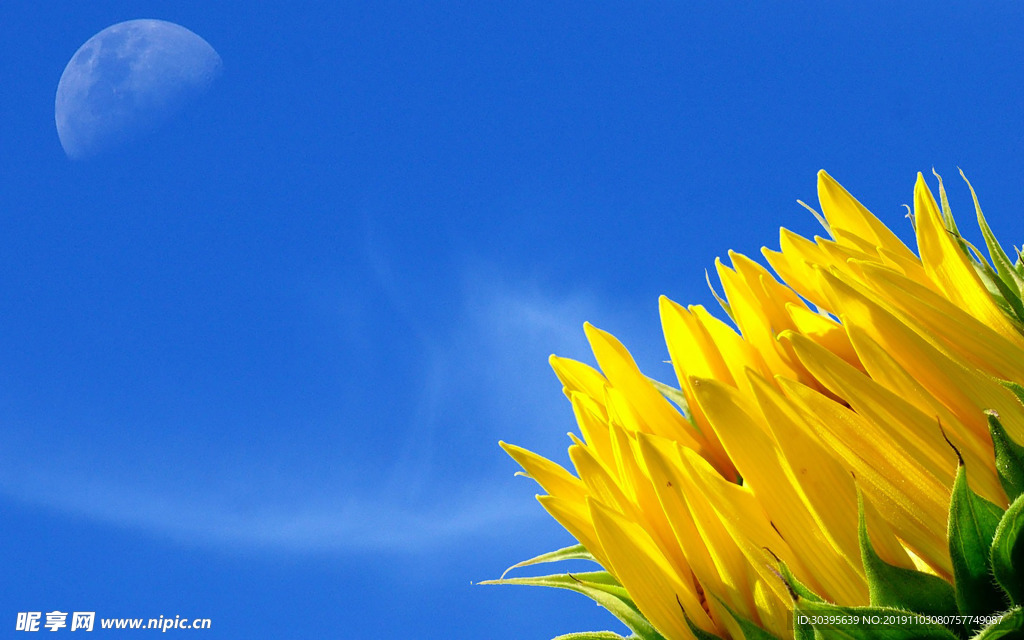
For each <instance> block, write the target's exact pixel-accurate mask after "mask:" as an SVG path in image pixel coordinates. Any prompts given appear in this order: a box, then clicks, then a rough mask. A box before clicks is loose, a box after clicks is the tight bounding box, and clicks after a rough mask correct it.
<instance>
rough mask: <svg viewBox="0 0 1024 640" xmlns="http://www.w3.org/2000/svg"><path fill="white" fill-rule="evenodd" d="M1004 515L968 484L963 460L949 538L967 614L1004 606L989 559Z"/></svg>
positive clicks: (952, 502) (959, 595)
mask: <svg viewBox="0 0 1024 640" xmlns="http://www.w3.org/2000/svg"><path fill="white" fill-rule="evenodd" d="M990 419H991V417H990ZM957 455H958V456H959V455H960V453H959V452H957ZM1002 517H1003V510H1002V509H1001V508H999V507H998V506H996V505H994V504H992V503H991V502H989V501H988V500H986V499H984V498H982V497H981V496H979V495H978V494H976V493H974V491H973V490H972V489H971V487H970V486H969V485H968V483H967V469H966V467H965V466H964V464H963V460H961V461H960V466H959V468H958V469H957V472H956V479H954V480H953V495H952V498H951V499H950V503H949V530H948V536H949V538H948V539H949V556H950V558H951V560H952V561H953V578H954V581H955V584H956V604H957V609H958V610H959V611H960V613H961V614H963V615H965V616H983V615H990V614H993V613H995V612H996V611H997V610H1000V609H1002V608H1003V607H1004V606H1005V602H1004V601H1003V595H1002V593H1001V592H1000V591H999V588H998V587H997V586H996V584H995V583H994V582H993V581H992V568H991V564H990V561H989V550H990V549H991V548H992V540H993V538H994V537H995V533H996V527H998V526H999V520H1000V519H1001V518H1002ZM971 626H973V625H971Z"/></svg>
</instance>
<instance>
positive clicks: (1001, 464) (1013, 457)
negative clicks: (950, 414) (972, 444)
mask: <svg viewBox="0 0 1024 640" xmlns="http://www.w3.org/2000/svg"><path fill="white" fill-rule="evenodd" d="M1010 385H1012V387H1010ZM1006 386H1008V387H1010V388H1011V390H1012V391H1013V392H1014V393H1024V388H1022V387H1021V386H1020V385H1019V384H1016V383H1013V382H1011V383H1006ZM1013 387H1016V389H1014V388H1013ZM1018 397H1020V396H1019V395H1018ZM985 413H987V414H988V432H989V435H991V436H992V446H993V448H994V449H995V452H996V472H997V473H998V474H999V482H1000V484H1002V485H1003V491H1004V492H1005V493H1006V497H1007V499H1009V500H1010V501H1011V502H1012V501H1013V500H1016V499H1017V496H1019V495H1020V494H1022V493H1024V447H1022V446H1021V445H1019V444H1017V443H1016V442H1014V441H1013V440H1012V439H1011V438H1010V436H1009V434H1007V433H1006V429H1004V428H1003V423H1001V422H1000V421H999V414H997V413H996V412H994V411H986V412H985Z"/></svg>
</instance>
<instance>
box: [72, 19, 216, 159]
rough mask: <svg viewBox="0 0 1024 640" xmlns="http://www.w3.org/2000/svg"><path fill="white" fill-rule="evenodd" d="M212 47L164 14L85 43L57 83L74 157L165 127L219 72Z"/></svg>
mask: <svg viewBox="0 0 1024 640" xmlns="http://www.w3.org/2000/svg"><path fill="white" fill-rule="evenodd" d="M221 66H222V65H221V59H220V56H219V55H217V52H216V51H214V49H213V47H211V46H210V45H209V43H207V42H206V40H203V39H202V38H201V37H199V36H197V35H196V34H194V33H192V32H191V31H189V30H188V29H186V28H185V27H182V26H180V25H177V24H174V23H173V22H165V21H163V20H128V21H126V22H120V23H118V24H115V25H113V26H110V27H107V28H106V29H104V30H103V31H100V32H99V33H97V34H96V35H94V36H93V37H91V38H89V40H87V41H86V43H85V44H83V45H82V46H81V47H80V48H79V49H78V51H76V52H75V55H74V56H72V58H71V61H70V62H68V64H67V66H66V67H65V68H64V73H63V74H61V77H60V82H59V83H58V84H57V97H56V100H55V102H54V119H55V120H56V123H57V135H58V136H59V137H60V143H61V146H62V147H64V153H66V154H67V156H68V157H69V158H72V159H77V158H85V157H88V156H92V155H95V154H97V153H100V152H102V151H104V150H107V149H109V148H111V147H113V146H116V145H118V144H121V143H124V142H127V141H128V140H130V139H132V138H134V137H135V136H137V135H138V134H140V133H142V132H144V131H147V130H150V129H155V128H156V127H158V126H159V125H160V124H161V123H162V122H164V121H165V120H166V119H167V118H169V117H170V116H172V115H174V114H175V113H177V112H178V111H179V110H180V109H181V108H182V107H183V106H184V105H185V104H186V103H188V102H189V101H191V100H192V99H194V98H196V97H198V96H199V95H201V94H202V93H204V92H205V91H206V90H207V89H208V88H209V86H210V85H211V84H212V83H213V81H214V80H215V79H216V78H217V76H218V75H220V71H221Z"/></svg>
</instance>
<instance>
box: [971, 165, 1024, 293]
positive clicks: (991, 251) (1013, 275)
mask: <svg viewBox="0 0 1024 640" xmlns="http://www.w3.org/2000/svg"><path fill="white" fill-rule="evenodd" d="M960 177H961V178H963V179H964V182H966V183H967V188H968V189H970V190H971V198H973V199H974V210H975V212H977V214H978V227H979V228H980V229H981V235H982V236H983V237H984V238H985V246H986V247H988V255H989V257H990V258H991V259H992V265H993V266H994V267H995V268H996V272H997V273H998V274H999V277H1001V278H1002V279H1003V282H1005V283H1006V285H1007V286H1008V287H1010V288H1011V289H1014V290H1016V291H1017V293H1018V295H1019V294H1020V293H1021V292H1024V278H1021V275H1020V274H1019V273H1018V272H1017V270H1016V269H1015V268H1014V265H1013V263H1012V262H1010V256H1008V255H1006V252H1005V251H1003V247H1002V245H1000V244H999V240H997V239H996V235H995V234H994V233H992V229H991V228H990V227H989V226H988V221H986V220H985V214H983V213H982V212H981V204H979V203H978V194H977V193H975V191H974V186H973V185H972V184H971V181H970V180H968V179H967V176H965V175H964V172H963V171H960Z"/></svg>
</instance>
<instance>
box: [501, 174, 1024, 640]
mask: <svg viewBox="0 0 1024 640" xmlns="http://www.w3.org/2000/svg"><path fill="white" fill-rule="evenodd" d="M971 192H972V194H973V189H972V190H971ZM939 194H940V200H941V202H942V204H941V205H940V204H939V203H937V202H936V200H935V198H934V196H933V195H932V192H931V191H930V190H929V188H928V186H927V184H926V183H925V181H924V178H923V176H921V175H919V176H918V180H917V184H916V186H915V189H914V213H913V223H914V229H915V233H916V239H917V246H918V254H915V253H914V252H913V251H911V250H910V249H909V248H908V247H907V246H906V245H905V244H903V242H902V241H900V239H899V238H897V236H896V235H895V234H893V233H892V232H891V231H890V230H889V229H888V228H887V227H886V226H885V225H884V224H882V223H881V222H880V221H879V220H878V218H876V217H875V216H874V215H872V214H871V213H870V212H869V211H868V210H867V209H866V208H865V207H864V206H863V205H862V204H860V203H859V202H858V201H857V200H856V199H855V198H853V196H851V195H850V194H849V193H848V192H847V191H846V190H845V189H843V188H842V187H841V186H840V185H839V184H838V183H837V182H835V180H833V179H832V178H831V176H829V175H828V174H827V173H825V172H824V171H822V172H820V173H819V174H818V198H819V202H820V206H821V213H822V215H821V216H819V218H820V219H821V221H822V223H823V225H824V227H825V230H826V231H827V232H828V235H829V237H828V238H824V237H815V238H813V239H807V238H803V237H800V236H798V235H796V234H794V233H792V232H790V231H788V230H786V229H782V230H781V233H780V249H779V251H769V250H767V249H766V250H764V252H763V253H764V258H765V259H766V260H767V262H768V264H769V265H770V266H771V267H772V269H773V270H774V272H775V274H777V275H778V278H776V276H774V275H773V274H772V273H771V272H770V271H769V270H768V269H767V268H765V267H763V266H761V265H760V264H758V263H757V262H756V261H754V260H751V259H750V258H748V257H746V256H743V255H740V254H735V253H730V254H729V262H730V264H728V265H727V264H725V263H723V262H722V261H718V262H716V265H715V266H716V271H717V274H718V278H719V280H720V281H721V286H722V288H723V290H724V298H720V302H721V304H722V307H723V309H724V311H725V312H726V314H727V315H728V316H729V318H730V319H731V321H732V323H733V325H734V326H730V325H729V324H728V323H726V322H724V321H722V320H720V319H718V318H716V317H715V316H714V315H713V314H711V313H710V312H708V310H706V309H705V308H703V307H701V306H689V307H684V306H682V305H680V304H677V303H676V302H673V301H671V300H669V299H667V298H664V297H663V298H662V299H661V301H660V310H661V322H662V326H663V329H664V334H665V342H666V346H667V349H668V353H669V356H670V359H671V363H672V366H673V369H674V371H675V375H676V378H677V379H676V381H675V383H674V384H672V385H666V384H662V383H660V382H657V381H654V380H652V379H650V378H648V377H647V376H646V375H644V374H643V373H642V372H641V370H640V369H639V367H638V366H637V364H636V363H635V361H634V360H633V358H632V357H631V356H630V354H629V352H628V351H627V350H626V348H625V347H624V346H623V345H622V344H621V343H620V342H619V341H618V340H617V339H616V338H615V337H614V336H612V335H610V334H608V333H606V332H604V331H601V330H600V329H597V328H595V327H593V326H591V325H589V324H588V325H586V327H585V331H586V335H587V338H588V340H589V342H590V345H591V348H592V349H593V353H594V357H595V359H596V361H597V364H598V367H599V370H597V369H593V368H591V367H590V366H588V365H586V364H583V363H581V362H577V361H575V360H570V359H567V358H561V357H556V356H552V357H551V365H552V367H553V368H554V370H555V373H556V374H557V376H558V378H559V380H560V381H561V382H562V384H563V386H564V391H565V394H566V396H567V397H568V399H569V401H570V402H571V404H572V409H573V412H574V414H575V417H576V421H577V424H578V426H579V431H580V435H579V437H577V436H576V435H573V434H570V436H571V437H572V440H573V443H572V445H571V446H570V447H569V456H570V459H571V461H572V464H573V467H574V470H575V474H573V473H570V472H569V471H567V470H565V469H563V468H562V467H560V466H558V465H556V464H554V463H553V462H550V461H549V460H547V459H545V458H543V457H541V456H538V455H537V454H534V453H532V452H530V451H528V450H525V449H522V448H519V447H516V446H513V445H508V444H504V443H503V444H502V446H503V447H504V448H505V450H506V451H507V452H508V453H509V454H510V455H511V456H512V457H513V458H514V459H515V460H516V461H517V462H518V463H519V464H520V465H521V466H522V467H523V469H524V470H525V472H526V474H528V475H529V476H530V477H531V478H533V479H534V480H536V481H537V482H538V483H539V484H540V485H541V487H542V488H543V489H544V491H545V492H546V494H545V495H541V496H538V499H539V500H540V502H541V504H542V506H543V507H544V508H545V509H546V510H547V511H548V512H549V513H550V514H551V515H552V516H553V517H554V518H555V519H556V520H557V521H558V522H559V523H561V524H562V525H563V526H564V527H565V528H566V529H567V530H568V531H569V533H571V534H572V535H573V537H575V538H576V540H577V541H579V543H580V544H581V545H582V548H576V549H575V551H574V552H575V553H577V554H580V553H584V552H583V549H585V551H586V553H588V554H589V556H590V557H592V558H593V559H594V560H596V561H597V562H598V563H599V564H600V565H601V566H602V567H603V568H604V569H605V570H606V571H607V579H606V580H605V582H607V583H608V584H610V585H612V586H613V587H614V588H619V589H624V592H623V594H620V595H622V598H621V601H622V602H625V603H626V604H627V605H628V606H629V607H633V609H632V610H633V611H634V612H635V613H637V614H638V616H639V617H640V619H642V620H643V621H645V622H646V623H649V625H650V627H651V628H652V629H653V630H655V631H654V633H656V634H660V636H662V637H665V638H691V637H694V636H695V634H702V633H710V634H713V635H716V636H720V637H733V638H740V637H746V636H748V635H749V633H748V632H749V631H750V630H751V629H752V628H759V629H760V630H762V631H767V632H768V633H770V634H772V635H774V636H777V637H789V636H790V635H791V634H792V633H793V632H792V629H793V628H794V627H793V624H794V623H793V611H794V609H799V608H800V607H801V606H811V605H809V604H807V603H809V602H818V601H820V602H823V603H825V604H823V605H821V606H826V605H827V606H833V607H862V606H868V605H871V606H879V605H884V606H890V605H891V606H897V605H899V606H901V607H904V608H908V609H914V606H916V605H914V606H912V604H908V603H909V602H910V601H907V600H893V598H905V597H906V595H905V594H904V595H886V593H888V592H887V591H886V589H887V587H885V585H882V583H881V582H880V580H881V578H879V577H878V576H879V575H881V574H879V572H882V574H884V575H885V578H884V580H885V581H886V582H887V583H889V582H893V580H896V578H893V577H892V576H904V577H906V576H912V577H913V578H910V577H908V578H907V579H908V580H918V581H919V582H920V581H922V580H923V581H924V582H923V583H922V584H926V585H929V586H928V587H927V588H926V589H924V590H925V591H927V590H929V589H934V590H935V593H936V594H938V595H936V596H935V598H934V602H935V603H937V604H935V605H934V611H933V610H928V612H929V613H936V612H938V613H941V612H943V611H944V610H945V609H943V607H945V608H948V607H949V606H950V603H951V602H952V603H953V605H952V606H953V607H954V610H953V613H954V614H956V613H957V610H956V608H957V606H960V600H963V599H964V597H967V596H963V597H961V596H962V594H960V593H959V591H962V590H963V589H964V585H966V583H964V585H962V584H961V583H960V578H961V575H962V574H964V569H963V566H962V565H963V555H964V554H963V552H962V549H961V550H957V549H954V548H953V547H951V541H952V540H953V537H954V532H953V529H954V525H955V524H956V522H953V524H950V522H951V521H950V514H951V506H952V507H953V511H954V512H957V513H959V512H958V511H957V509H958V508H960V507H962V506H963V505H965V504H968V503H967V502H963V500H968V498H962V499H961V498H957V495H958V494H957V492H956V491H957V490H956V487H957V486H958V485H957V484H956V483H957V482H958V481H959V482H961V483H966V481H963V480H958V478H960V477H961V476H962V475H963V474H964V473H965V472H964V469H966V474H967V475H968V476H969V483H966V488H965V489H963V491H967V492H968V493H965V494H964V495H967V496H969V498H970V500H978V501H980V502H978V503H977V504H981V505H991V509H989V507H984V509H989V511H991V513H993V514H996V513H997V511H996V510H998V514H999V515H1000V517H1001V514H1002V512H1003V510H1005V509H1007V507H1010V505H1011V502H1012V503H1014V504H1016V502H1019V501H1015V499H1016V498H1017V496H1016V495H1011V493H1012V491H1009V490H1007V489H1006V482H1007V481H1006V476H1007V472H1004V471H1002V470H1001V469H1000V468H999V467H998V466H997V464H996V460H997V458H999V459H1000V460H1002V461H1003V466H1006V462H1005V461H1006V460H1007V459H1008V458H1007V457H1006V455H1002V454H1000V451H999V445H998V442H999V438H998V437H994V435H993V434H995V433H1000V434H1002V435H1003V436H1005V441H1006V442H1007V443H1009V444H1008V445H1007V446H1015V445H1013V443H1016V442H1021V441H1024V404H1022V402H1021V394H1020V393H1019V392H1020V391H1022V390H1021V389H1020V387H1015V386H1014V384H1013V383H1024V333H1022V327H1024V323H1022V320H1024V305H1022V304H1021V292H1022V287H1024V268H1022V267H1021V263H1020V262H1019V261H1018V262H1017V263H1016V264H1013V263H1011V262H1010V260H1009V258H1008V257H1007V256H1006V254H1005V252H1004V251H1003V249H1002V248H1001V247H1000V246H999V244H998V242H996V241H995V238H994V237H993V236H992V234H991V232H990V231H989V229H988V225H987V224H986V222H985V219H984V216H983V215H982V213H981V208H980V206H977V198H976V197H975V204H976V208H977V215H978V220H979V224H980V225H981V228H982V230H983V232H984V235H985V239H986V244H987V246H988V249H989V253H990V259H991V262H992V264H989V262H988V261H987V260H986V259H985V258H983V257H982V256H981V255H980V253H979V252H978V251H977V250H976V249H975V248H974V247H973V246H971V245H970V244H969V243H968V242H967V241H966V240H964V239H963V238H962V237H961V236H960V234H959V232H958V230H957V228H956V224H955V222H954V221H953V218H952V214H951V213H950V211H949V206H948V204H947V203H946V197H945V191H944V188H943V186H942V183H941V180H940V182H939ZM716 296H717V294H716ZM1008 382H1009V383H1008ZM986 412H989V413H988V414H987V413H986ZM993 416H998V418H994V417H993ZM993 423H994V424H993ZM993 430H995V431H993ZM994 443H995V444H994ZM1004 448H1005V447H1004ZM1007 468H1016V467H1014V466H1013V464H1010V465H1009V467H1007ZM1022 473H1024V472H1022ZM1022 477H1024V476H1022ZM951 488H952V489H951ZM969 504H970V505H973V504H975V503H974V502H970V503H969ZM958 505H959V506H958ZM972 508H973V507H972ZM1010 508H1011V511H1012V509H1013V507H1010ZM1022 509H1024V506H1022ZM971 513H974V511H971ZM1021 519H1022V520H1024V517H1022V518H1021ZM998 521H999V519H998V518H997V519H996V522H998ZM947 525H949V526H947ZM960 535H961V534H960V532H959V530H958V531H957V532H956V536H960ZM982 537H983V538H984V537H985V536H982ZM993 537H995V533H994V532H993V533H992V535H991V536H989V537H988V540H982V541H981V542H980V543H979V544H982V543H984V544H987V545H991V544H992V540H993ZM1022 537H1024V536H1022ZM957 540H961V538H959V537H958V538H957ZM957 544H959V543H957ZM961 547H962V545H961ZM1022 547H1024V543H1022ZM964 548H966V547H964ZM990 555H991V554H990ZM558 557H562V556H558ZM992 557H993V558H994V556H992ZM993 562H995V561H994V560H992V558H990V559H989V565H986V566H985V567H984V568H986V569H991V568H992V567H991V565H992V563H993ZM1011 564H1012V563H1011ZM886 572H890V573H886ZM892 572H896V573H892ZM900 572H902V573H900ZM997 575H998V574H997ZM899 579H900V580H902V579H903V578H899ZM519 580H520V581H526V582H529V581H530V580H531V579H519ZM512 581H515V580H512ZM499 582H501V581H499ZM506 582H507V581H506ZM940 583H941V584H940ZM954 583H956V585H957V587H956V589H954V587H953V584H954ZM580 584H583V583H582V582H581V583H580ZM913 584H915V585H916V584H918V582H913ZM880 585H881V586H880ZM1000 585H1002V583H1000ZM555 586H558V585H555ZM610 588H611V587H609V589H610ZM922 588H923V587H922ZM1003 588H1004V589H1005V586H1003ZM914 589H915V590H916V589H917V587H915V588H914ZM578 590H579V589H578ZM598 590H599V591H601V590H600V589H598ZM891 590H892V589H889V591H891ZM602 593H604V591H602ZM801 593H802V594H804V595H801ZM1000 597H1004V596H1000ZM954 598H955V600H954ZM599 601H600V600H599ZM929 602H931V601H929ZM801 603H804V604H803V605H802V604H801ZM1011 603H1012V604H1016V605H1019V604H1021V603H1020V602H1016V601H1015V600H1013V598H1012V597H1011V598H1010V601H1007V602H997V603H995V605H994V609H993V610H996V609H998V610H1002V609H1004V608H1005V605H1007V604H1011ZM606 606H608V605H607V604H606ZM931 606H932V605H931V604H927V605H920V607H924V608H925V609H927V608H928V607H931ZM920 607H918V608H920ZM961 608H962V607H961ZM1018 611H1019V610H1018ZM627 622H628V621H627ZM631 626H632V625H631ZM634 631H635V632H636V629H635V628H634ZM819 631H821V630H820V629H819ZM637 633H639V632H637ZM651 637H657V636H651Z"/></svg>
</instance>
